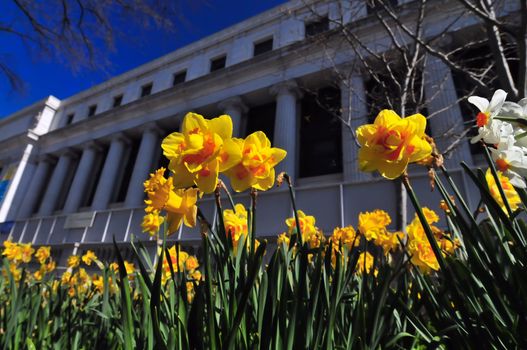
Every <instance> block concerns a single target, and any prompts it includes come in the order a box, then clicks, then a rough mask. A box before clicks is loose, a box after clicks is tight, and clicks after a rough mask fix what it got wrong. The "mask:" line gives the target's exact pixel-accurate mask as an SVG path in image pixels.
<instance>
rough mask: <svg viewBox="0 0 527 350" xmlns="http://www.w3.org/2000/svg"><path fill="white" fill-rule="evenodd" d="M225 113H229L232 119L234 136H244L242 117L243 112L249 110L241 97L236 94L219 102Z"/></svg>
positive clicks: (219, 106)
mask: <svg viewBox="0 0 527 350" xmlns="http://www.w3.org/2000/svg"><path fill="white" fill-rule="evenodd" d="M218 108H220V109H221V110H222V111H223V113H225V114H228V115H229V116H230V117H231V119H232V136H234V137H241V136H242V130H241V125H242V118H243V114H244V113H247V111H248V110H249V109H248V108H247V106H246V105H245V104H244V103H243V101H242V99H241V97H239V96H234V97H231V98H228V99H226V100H224V101H222V102H220V103H219V104H218Z"/></svg>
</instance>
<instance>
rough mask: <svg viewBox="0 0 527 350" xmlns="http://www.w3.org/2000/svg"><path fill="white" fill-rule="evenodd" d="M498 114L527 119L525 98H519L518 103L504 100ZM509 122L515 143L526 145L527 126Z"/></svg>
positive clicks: (526, 100) (526, 99)
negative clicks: (512, 128)
mask: <svg viewBox="0 0 527 350" xmlns="http://www.w3.org/2000/svg"><path fill="white" fill-rule="evenodd" d="M500 116H503V117H509V118H516V119H523V120H524V121H527V98H523V99H521V100H520V101H519V102H518V103H514V102H510V101H505V103H504V104H503V106H502V107H501V112H500ZM511 122H512V125H513V127H514V136H515V137H516V145H517V146H522V147H527V126H526V125H524V124H522V123H515V122H513V121H511Z"/></svg>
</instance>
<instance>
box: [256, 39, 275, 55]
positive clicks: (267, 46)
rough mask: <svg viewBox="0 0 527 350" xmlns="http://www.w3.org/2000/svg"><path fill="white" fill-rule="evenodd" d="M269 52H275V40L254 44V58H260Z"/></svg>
mask: <svg viewBox="0 0 527 350" xmlns="http://www.w3.org/2000/svg"><path fill="white" fill-rule="evenodd" d="M269 51H273V38H270V39H267V40H265V41H262V42H259V43H256V44H254V53H253V56H258V55H261V54H263V53H266V52H269Z"/></svg>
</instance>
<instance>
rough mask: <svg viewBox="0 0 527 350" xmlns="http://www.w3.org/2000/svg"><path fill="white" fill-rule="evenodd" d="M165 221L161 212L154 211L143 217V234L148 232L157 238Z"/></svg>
mask: <svg viewBox="0 0 527 350" xmlns="http://www.w3.org/2000/svg"><path fill="white" fill-rule="evenodd" d="M164 221H165V218H164V217H163V216H161V215H160V214H159V210H152V211H151V212H150V213H146V214H145V216H144V217H143V222H142V223H141V227H142V228H143V232H148V233H149V234H150V235H151V236H155V235H156V234H157V233H158V232H159V227H160V226H161V224H163V222H164Z"/></svg>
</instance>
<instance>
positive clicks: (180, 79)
mask: <svg viewBox="0 0 527 350" xmlns="http://www.w3.org/2000/svg"><path fill="white" fill-rule="evenodd" d="M186 79H187V71H186V70H184V71H182V72H179V73H176V74H174V78H173V79H172V86H176V85H178V84H182V83H184V82H185V80H186Z"/></svg>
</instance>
